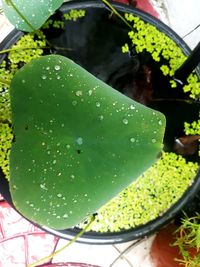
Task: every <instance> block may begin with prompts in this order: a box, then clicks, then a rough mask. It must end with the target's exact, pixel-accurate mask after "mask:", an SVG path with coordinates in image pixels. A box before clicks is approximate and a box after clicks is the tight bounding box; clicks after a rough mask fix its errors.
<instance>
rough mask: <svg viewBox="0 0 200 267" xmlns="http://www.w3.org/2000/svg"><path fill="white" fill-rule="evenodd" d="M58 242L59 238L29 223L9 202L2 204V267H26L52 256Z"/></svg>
mask: <svg viewBox="0 0 200 267" xmlns="http://www.w3.org/2000/svg"><path fill="white" fill-rule="evenodd" d="M57 242H58V238H57V237H55V236H53V235H50V234H47V233H45V232H44V231H42V230H40V229H38V228H37V227H36V226H34V225H33V224H31V223H29V222H28V221H27V220H25V219H24V218H22V217H21V216H20V215H19V214H18V213H17V212H16V211H15V210H14V209H12V208H11V207H10V206H9V204H8V203H7V202H5V201H1V202H0V267H12V266H13V267H25V266H27V265H28V264H30V263H33V262H35V261H37V260H39V259H41V258H43V257H45V256H48V255H50V254H51V253H52V252H53V251H54V249H55V247H56V244H57Z"/></svg>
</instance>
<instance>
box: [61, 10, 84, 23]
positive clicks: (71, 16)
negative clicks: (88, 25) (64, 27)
mask: <svg viewBox="0 0 200 267" xmlns="http://www.w3.org/2000/svg"><path fill="white" fill-rule="evenodd" d="M85 14H86V11H85V10H83V9H72V10H70V11H69V12H68V13H65V14H64V15H63V16H64V18H65V19H66V20H73V21H77V19H80V18H82V17H84V16H85Z"/></svg>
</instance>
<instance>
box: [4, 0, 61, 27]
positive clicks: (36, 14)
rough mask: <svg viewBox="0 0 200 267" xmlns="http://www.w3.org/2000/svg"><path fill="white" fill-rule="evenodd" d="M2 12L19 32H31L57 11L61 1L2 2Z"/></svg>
mask: <svg viewBox="0 0 200 267" xmlns="http://www.w3.org/2000/svg"><path fill="white" fill-rule="evenodd" d="M2 2H3V10H4V12H5V15H6V16H7V18H8V19H9V21H10V22H11V23H12V24H13V25H14V26H15V27H16V28H17V29H19V30H22V31H27V32H31V31H33V30H36V29H39V28H40V27H41V26H42V24H44V22H45V21H46V20H47V19H48V18H49V17H50V16H51V15H52V14H53V13H54V12H55V11H56V9H58V8H59V7H60V6H61V4H62V3H63V0H29V1H24V0H3V1H2Z"/></svg>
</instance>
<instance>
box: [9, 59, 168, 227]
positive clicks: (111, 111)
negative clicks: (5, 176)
mask: <svg viewBox="0 0 200 267" xmlns="http://www.w3.org/2000/svg"><path fill="white" fill-rule="evenodd" d="M11 104H12V114H13V123H14V133H15V142H14V143H13V145H12V149H11V155H10V191H11V194H12V199H13V201H14V204H15V206H16V208H17V209H18V210H19V211H20V212H21V213H22V214H24V215H25V216H26V217H27V218H29V219H31V220H33V221H34V222H37V223H39V224H42V225H47V226H49V227H52V228H56V229H63V228H66V227H71V226H73V225H75V224H77V223H78V222H80V221H81V220H82V219H83V218H84V217H85V216H86V215H87V214H88V213H93V212H95V211H96V210H97V209H98V208H99V207H100V206H102V205H103V204H105V203H106V202H107V201H108V200H110V199H111V198H112V197H114V196H115V195H116V194H117V193H119V192H120V191H121V190H122V189H123V188H124V187H126V186H128V185H129V184H130V183H131V182H133V180H134V179H136V178H137V177H138V176H139V175H140V174H141V173H142V172H144V171H145V170H146V169H147V168H148V167H149V166H150V165H152V164H153V163H154V162H155V161H156V158H157V157H158V154H159V152H160V151H161V149H162V139H163V133H164V128H165V118H164V116H163V114H161V113H159V112H157V111H154V110H152V109H150V108H147V107H145V106H143V105H141V104H138V103H137V102H135V101H133V100H131V99H130V98H128V97H126V96H124V95H122V94H121V93H119V92H117V91H116V90H114V89H112V88H111V87H110V86H108V85H106V84H105V83H103V82H102V81H100V80H98V79H97V78H95V77H94V76H93V75H91V74H90V73H88V72H87V71H86V70H84V69H83V68H81V67H80V66H78V65H77V64H75V63H74V62H73V61H71V60H69V59H67V58H65V57H62V56H56V55H51V56H44V57H41V58H39V59H36V60H33V61H32V63H29V64H27V65H26V66H24V67H23V68H22V69H21V70H19V71H18V73H17V74H16V75H15V77H14V79H13V80H12V83H11Z"/></svg>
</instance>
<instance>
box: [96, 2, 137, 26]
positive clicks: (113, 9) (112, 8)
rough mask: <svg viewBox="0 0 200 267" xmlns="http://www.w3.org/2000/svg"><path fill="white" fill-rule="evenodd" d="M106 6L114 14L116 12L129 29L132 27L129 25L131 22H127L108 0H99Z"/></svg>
mask: <svg viewBox="0 0 200 267" xmlns="http://www.w3.org/2000/svg"><path fill="white" fill-rule="evenodd" d="M101 1H102V2H103V3H104V4H105V5H106V6H108V7H109V8H110V9H111V10H112V11H113V13H114V14H116V15H117V16H118V17H119V18H120V19H121V20H122V21H123V22H124V23H125V24H126V25H127V26H128V27H129V28H130V29H131V30H132V29H133V27H132V26H131V24H129V23H128V21H127V20H126V19H125V18H124V17H123V16H122V15H120V13H119V12H118V11H117V10H116V9H115V8H114V7H113V6H112V4H110V3H109V1H107V0H101Z"/></svg>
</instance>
